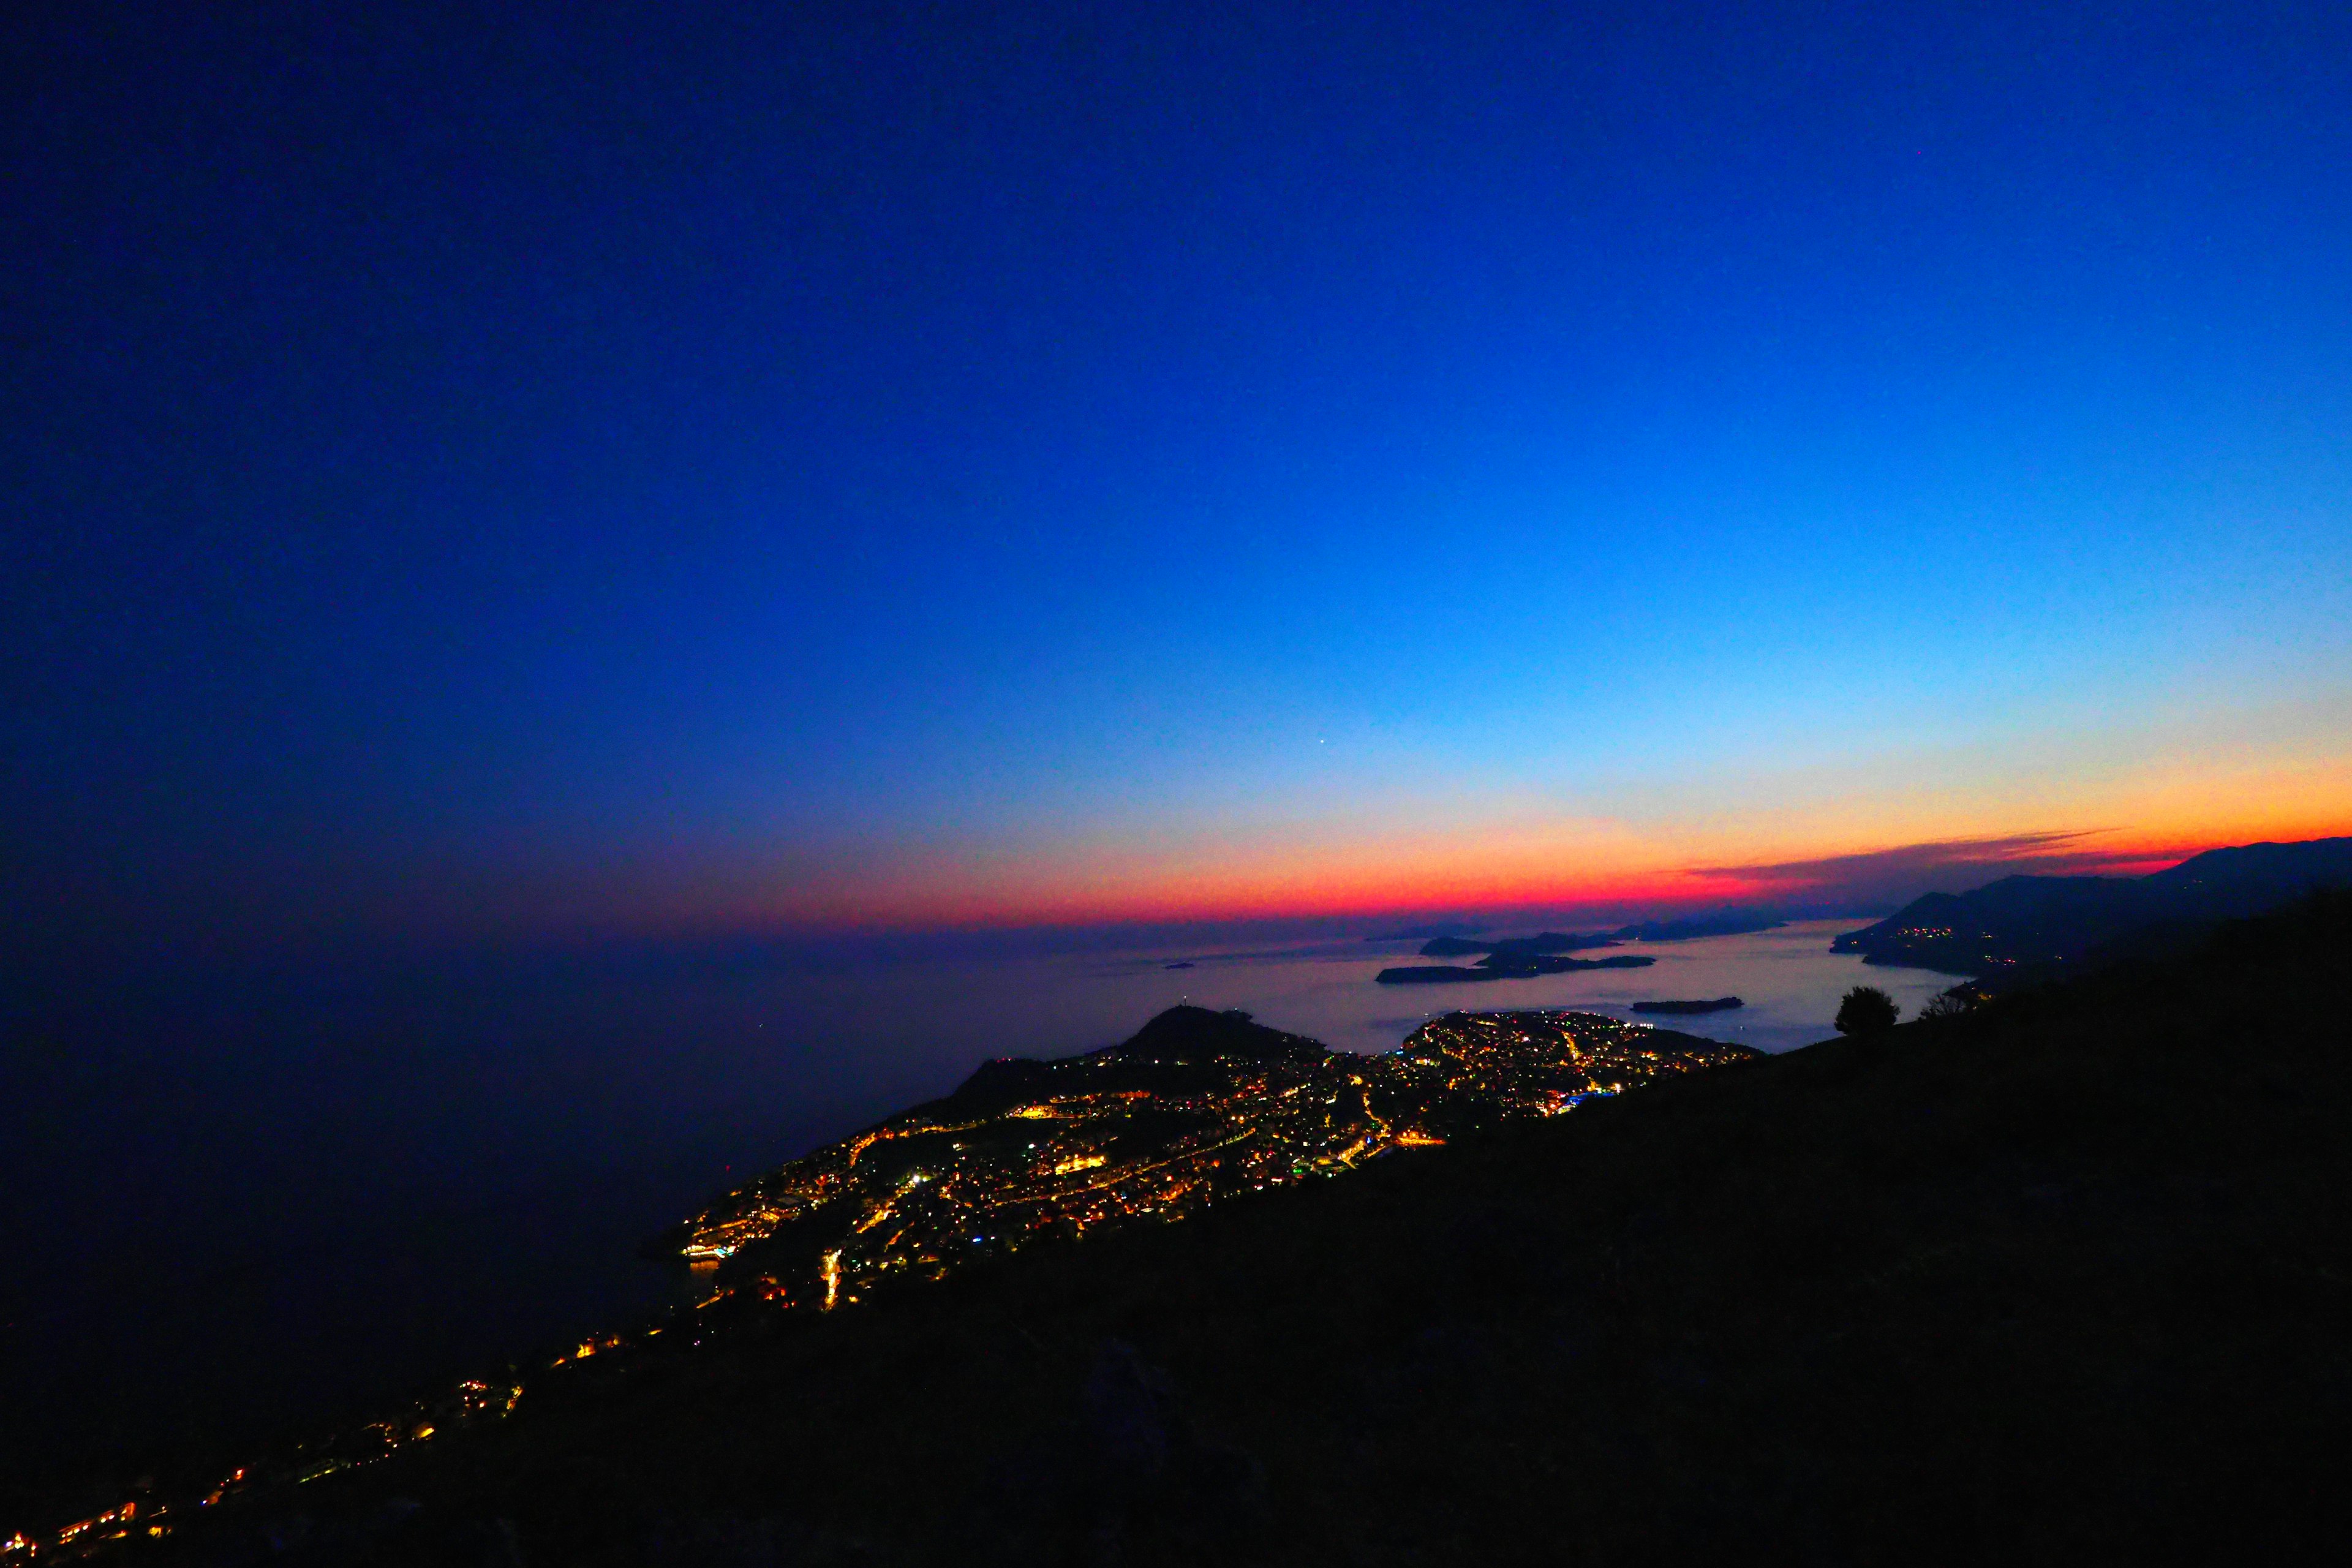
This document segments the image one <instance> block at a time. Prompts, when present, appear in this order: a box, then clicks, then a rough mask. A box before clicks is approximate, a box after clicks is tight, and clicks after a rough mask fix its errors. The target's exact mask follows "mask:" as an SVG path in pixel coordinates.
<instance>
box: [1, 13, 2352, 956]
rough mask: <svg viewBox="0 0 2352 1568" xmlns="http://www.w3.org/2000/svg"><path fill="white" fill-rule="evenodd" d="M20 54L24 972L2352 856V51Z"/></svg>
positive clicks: (745, 36)
mask: <svg viewBox="0 0 2352 1568" xmlns="http://www.w3.org/2000/svg"><path fill="white" fill-rule="evenodd" d="M0 26H5V47H6V51H7V53H6V60H7V64H6V70H7V73H8V83H9V88H8V90H7V92H6V93H5V95H0V117H5V118H0V124H5V135H0V158H5V170H4V171H0V172H4V173H5V184H0V204H5V210H0V310H5V317H6V320H7V321H8V322H9V326H8V329H7V334H8V336H7V342H8V352H7V353H6V354H5V361H4V362H0V397H5V405H0V415H5V418H0V495H5V504H6V508H7V516H8V521H7V526H6V528H5V539H0V575H5V582H0V616H5V624H4V625H0V632H5V652H0V659H5V664H0V668H5V681H0V726H4V727H5V729H0V738H5V748H0V813H5V822H0V877H5V879H7V881H8V883H9V884H10V886H9V887H8V888H7V889H6V902H7V905H8V907H9V909H10V910H11V911H12V915H11V921H12V923H13V924H14V925H15V926H16V931H14V932H13V933H12V935H15V936H20V937H21V936H26V935H31V936H35V937H39V938H55V939H59V940H85V939H86V940H90V941H99V942H121V941H130V942H182V943H194V944H197V945H203V944H218V945H221V946H225V947H237V946H249V945H256V944H268V943H273V942H278V943H283V942H296V943H299V942H313V941H320V940H330V939H332V940H358V941H362V942H469V941H475V940H478V939H495V940H499V941H511V940H516V939H521V940H541V939H547V938H556V937H569V936H572V935H578V934H582V933H587V934H599V933H603V934H614V935H625V936H636V935H666V934H680V933H684V934H696V933H700V934H720V935H724V934H729V933H751V932H765V931H803V930H837V929H843V928H848V929H856V930H866V929H873V930H886V931H887V930H923V929H929V928H936V927H960V926H982V927H1022V926H1026V925H1039V924H1058V925H1069V924H1084V923H1087V922H1102V921H1181V920H1195V919H1198V920H1236V919H1263V918H1272V917H1301V916H1310V917H1311V916H1348V917H1351V918H1352V917H1369V916H1372V915H1376V914H1387V913H1390V912H1402V911H1444V910H1532V909H1538V908H1540V909H1566V910H1601V909H1609V910H1627V911H1628V912H1629V913H1630V912H1636V911H1641V910H1658V911H1664V910H1672V909H1683V908H1691V907H1701V906H1705V905H1707V904H1711V903H1720V902H1725V901H1742V900H1746V901H1754V900H1771V899H1781V900H1812V902H1813V903H1815V904H1816V905H1820V904H1822V903H1829V904H1834V903H1837V902H1839V901H1841V900H1843V901H1845V902H1848V903H1853V904H1856V905H1872V906H1880V907H1884V906H1887V905H1888V902H1889V900H1899V899H1901V898H1903V897H1907V896H1909V894H1910V893H1913V892H1916V891H1920V890H1925V889H1927V888H1928V887H1932V886H1938V885H1949V884H1951V883H1953V882H1955V881H1956V880H1957V881H1966V880H1969V879H1974V880H1982V879H1985V878H1986V877H1989V876H1990V875H1996V874H1999V873H2000V871H2001V870H2003V869H2017V868H2054V869H2100V868H2108V869H2125V870H2129V869H2145V868H2149V867H2152V866H2154V865H2157V864H2160V863H2163V862H2164V861H2165V860H2167V859H2169V858H2179V856H2180V855H2183V854H2186V853H2189V852H2190V851H2192V850H2194V849H2197V848H2200V847H2207V846H2210V845H2214V844H2221V843H2231V842H2243V841H2248V840H2251V839H2255V838H2295V837H2317V836H2321V835H2325V834H2330V833H2344V832H2352V268H2347V266H2346V264H2345V258H2346V256H2347V255H2348V254H2352V71H2347V65H2352V16H2348V15H2347V13H2346V12H2345V11H2344V9H2343V8H2342V7H2341V6H2336V5H2309V6H2293V5H2279V6H2257V5H2242V6H2210V5H2204V6H2178V7H2169V6H2162V5H2128V6H2126V5H2108V6H2074V5H1999V4H1989V5H1966V6H1959V5H1955V6H1949V7H1934V6H1925V5H1905V6H1838V5H1822V4H1809V5H1788V6H1771V5H1741V6H1719V5H1685V6H1675V5H1660V4H1655V3H1643V4H1639V5H1623V6H1575V5H1527V6H1504V5H1443V6H1439V5H1427V6H1392V5H1381V4H1351V5H1345V6H1338V5H1333V6H1320V7H1285V6H1264V7H1237V6H1231V5H1216V6H1206V5H1203V6H1192V5H1164V6H1150V7H1146V6H1138V5H1053V4H1039V5H1022V6H1002V5H1000V6H971V7H967V6H959V5H925V6H911V7H908V6H892V5H877V4H872V3H862V4H856V5H797V6H791V7H781V6H780V7H740V6H732V5H726V6H722V5H693V4H678V3H672V4H666V5H646V6H635V5H581V4H567V5H557V6H546V7H539V6H532V5H513V6H505V7H495V8H491V10H490V12H488V13H483V12H479V11H478V10H477V9H476V8H469V7H454V6H452V7H446V8H445V7H436V6H414V7H383V6H371V7H361V6H356V5H331V4H311V5H256V6H250V7H235V8H229V7H194V6H184V5H138V4H125V5H116V6H108V7H99V8H92V7H86V6H58V7H50V8H42V7H37V6H36V7H28V8H26V9H24V10H22V11H18V10H16V9H15V8H12V15H11V19H10V20H9V21H8V22H6V23H5V24H0Z"/></svg>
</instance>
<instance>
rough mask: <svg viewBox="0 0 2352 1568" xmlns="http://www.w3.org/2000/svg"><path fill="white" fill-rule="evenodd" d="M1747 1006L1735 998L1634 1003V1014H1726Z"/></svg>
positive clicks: (1720, 997)
mask: <svg viewBox="0 0 2352 1568" xmlns="http://www.w3.org/2000/svg"><path fill="white" fill-rule="evenodd" d="M1747 1005H1748V1004H1747V1003H1745V1002H1742V1001H1741V1000H1740V999H1739V998H1738V997H1737V996H1717V998H1715V1000H1713V1001H1712V1002H1636V1003H1634V1004H1633V1011H1634V1012H1636V1013H1676V1014H1683V1013H1727V1012H1729V1011H1731V1009H1732V1008H1734V1007H1745V1006H1747Z"/></svg>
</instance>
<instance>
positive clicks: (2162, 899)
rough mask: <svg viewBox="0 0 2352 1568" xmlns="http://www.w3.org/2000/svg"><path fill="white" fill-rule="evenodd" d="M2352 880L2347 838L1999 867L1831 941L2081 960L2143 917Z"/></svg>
mask: <svg viewBox="0 0 2352 1568" xmlns="http://www.w3.org/2000/svg"><path fill="white" fill-rule="evenodd" d="M2345 886H2352V838H2315V839H2310V840H2307V841H2305V842H2304V843H2300V844H2248V845H2243V846H2241V847H2237V848H2234V849H2209V850H2207V851H2206V852H2205V853H2204V854H2202V855H2198V856H2193V857H2191V858H2189V859H2187V860H2183V861H2182V862H2181V863H2180V864H2179V865H2178V866H2174V867H2171V868H2168V869H2167V870H2162V871H2158V872H2157V873H2155V874H2154V875H2153V876H2147V877H2004V878H2002V879H2000V881H1998V882H1994V883H1991V884H1990V885H1989V886H1986V887H1982V888H1979V889H1976V890H1975V891H1974V892H1970V893H1929V894H1927V895H1926V896H1925V897H1923V898H1918V899H1915V900H1912V901H1911V902H1910V903H1908V904H1906V905H1905V906H1904V907H1903V908H1902V909H1901V910H1898V911H1896V912H1895V914H1893V915H1890V916H1888V917H1887V918H1886V919H1885V920H1883V921H1879V922H1878V923H1877V924H1876V925H1872V926H1865V927H1864V928H1863V929H1862V930H1860V931H1848V932H1846V933H1845V934H1844V935H1843V936H1841V937H1839V938H1838V939H1837V940H1836V941H1835V942H1832V944H1831V946H1832V951H1834V952H1858V953H1861V954H1862V955H1863V958H1864V962H1866V963H1885V964H1902V965H1907V966H1910V967H1913V968H1918V969H1937V970H1942V971H1943V972H1945V973H1948V974H1969V975H1985V974H1997V973H2002V972H2004V971H2010V970H2014V969H2018V968H2020V967H2022V966H2026V965H2036V964H2051V963H2074V962H2079V961H2080V960H2082V959H2083V958H2084V957H2086V956H2088V955H2090V954H2091V953H2092V952H2094V951H2095V950H2096V949H2099V948H2101V947H2104V946H2106V945H2108V944H2111V943H2114V942H2118V941H2120V940H2122V939H2124V938H2126V937H2128V936H2132V935H2134V934H2136V933H2140V932H2145V931H2149V930H2150V928H2161V927H2168V926H2169V927H2199V926H2204V925H2209V924H2212V923H2214V922H2217V921H2226V920H2241V919H2244V918H2246V917H2248V916H2251V915H2258V914H2263V913H2266V912H2268V911H2270V910H2275V909H2277V908H2279V907H2281V906H2282V905H2284V904H2286V903H2288V902H2290V901H2292V900H2294V899H2297V898H2299V897H2301V896H2303V895H2304V894H2305V893H2308V892H2310V891H2312V890H2313V889H2317V888H2323V887H2345Z"/></svg>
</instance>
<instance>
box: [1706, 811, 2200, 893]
mask: <svg viewBox="0 0 2352 1568" xmlns="http://www.w3.org/2000/svg"><path fill="white" fill-rule="evenodd" d="M2113 831H2114V830H2113V829H2111V828H2072V829H2065V830H2059V831H2053V832H2043V833H2012V834H2006V835H2003V836H2001V837H1992V838H1941V839H1930V840H1927V841H1925V842H1922V843H1917V844H1899V845H1895V846H1893V847H1889V848H1885V849H1871V850H1864V851H1862V852H1860V853H1857V854H1852V855H1831V856H1825V857H1823V858H1819V859H1812V860H1780V861H1771V862H1765V863H1760V864H1750V865H1742V866H1707V867H1697V868H1692V870H1691V871H1690V873H1689V874H1690V875H1692V876H1695V877H1702V878H1706V879H1721V880H1725V881H1729V882H1735V883H1738V884H1740V885H1742V886H1745V887H1747V888H1749V889H1754V891H1755V893H1756V894H1757V895H1758V896H1759V897H1773V898H1778V899H1781V900H1790V901H1797V902H1801V903H1802V904H1803V905H1805V906H1808V907H1810V908H1816V909H1822V910H1828V909H1829V908H1831V907H1832V906H1835V907H1836V908H1837V909H1838V910H1841V911H1848V910H1851V911H1857V912H1859V911H1862V910H1878V909H1892V908H1895V907H1899V906H1900V905H1903V904H1906V903H1908V902H1910V901H1911V900H1913V899H1916V898H1917V897H1918V896H1919V895H1920V894H1922V893H1929V892H1940V893H1965V892H1968V891H1969V890H1970V889H1975V888H1980V887H1982V886H1984V885H1985V884H1986V883H1988V882H1992V881H1997V880H1999V879H2001V878H2003V877H2014V876H2020V875H2029V876H2039V877H2069V876H2085V875H2094V876H2095V875H2107V876H2134V875H2139V874H2142V873H2145V872H2147V871H2149V870H2152V869H2154V868H2158V867H2159V866H2165V865H2169V864H2171V863H2172V862H2173V861H2175V860H2178V859H2179V858H2182V857H2180V856H2178V855H2158V856H2154V857H2151V856H2149V855H2148V853H2147V851H2146V850H2145V849H2139V850H2131V849H2126V848H2123V847H2112V848H2101V847H2095V845H2094V843H2093V842H2092V841H2093V840H2095V839H2098V838H2101V837H2105V835H2106V834H2108V833H2111V832H2113Z"/></svg>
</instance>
